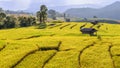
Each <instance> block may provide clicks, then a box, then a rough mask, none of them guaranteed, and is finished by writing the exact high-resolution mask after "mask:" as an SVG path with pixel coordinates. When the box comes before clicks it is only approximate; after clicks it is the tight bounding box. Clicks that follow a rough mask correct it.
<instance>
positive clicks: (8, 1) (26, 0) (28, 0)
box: [0, 0, 120, 10]
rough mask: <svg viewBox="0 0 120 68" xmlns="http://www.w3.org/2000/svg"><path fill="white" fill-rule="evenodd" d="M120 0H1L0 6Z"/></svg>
mask: <svg viewBox="0 0 120 68" xmlns="http://www.w3.org/2000/svg"><path fill="white" fill-rule="evenodd" d="M115 1H120V0H0V7H2V8H4V9H9V10H26V9H27V8H29V7H30V5H31V4H34V3H39V4H40V5H41V4H45V5H47V6H48V7H53V6H63V5H81V4H98V5H101V4H104V5H107V4H111V3H113V2H115Z"/></svg>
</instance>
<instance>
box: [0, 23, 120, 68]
mask: <svg viewBox="0 0 120 68" xmlns="http://www.w3.org/2000/svg"><path fill="white" fill-rule="evenodd" d="M85 23H86V22H83V23H82V22H81V23H75V22H69V23H46V28H45V29H37V26H30V27H22V28H12V29H2V30H0V33H1V34H0V67H1V68H27V67H28V68H120V65H119V64H120V31H119V30H120V25H119V24H106V23H104V24H103V23H99V24H100V25H101V27H100V28H99V29H98V28H97V26H98V25H95V26H93V28H96V29H97V30H98V32H97V35H98V36H90V35H88V34H82V33H81V32H80V26H82V25H84V24H85ZM91 26H92V24H90V23H87V25H85V27H86V28H90V27H91Z"/></svg>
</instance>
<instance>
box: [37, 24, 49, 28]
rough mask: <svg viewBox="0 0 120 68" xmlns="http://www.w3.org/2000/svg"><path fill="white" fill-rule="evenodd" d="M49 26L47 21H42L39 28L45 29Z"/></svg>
mask: <svg viewBox="0 0 120 68" xmlns="http://www.w3.org/2000/svg"><path fill="white" fill-rule="evenodd" d="M46 27H47V24H46V23H40V24H39V27H38V29H44V28H46Z"/></svg>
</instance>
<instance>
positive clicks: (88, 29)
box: [81, 28, 97, 32]
mask: <svg viewBox="0 0 120 68" xmlns="http://www.w3.org/2000/svg"><path fill="white" fill-rule="evenodd" d="M81 31H95V32H96V31H97V30H96V29H94V28H82V29H81Z"/></svg>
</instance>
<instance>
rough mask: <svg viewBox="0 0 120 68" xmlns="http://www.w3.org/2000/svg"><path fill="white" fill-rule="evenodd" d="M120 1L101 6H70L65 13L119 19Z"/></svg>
mask: <svg viewBox="0 0 120 68" xmlns="http://www.w3.org/2000/svg"><path fill="white" fill-rule="evenodd" d="M119 6H120V2H119V1H117V2H115V3H113V4H110V5H107V6H105V7H103V8H99V9H95V8H94V9H93V8H71V9H68V10H67V11H66V12H65V13H67V14H71V15H73V16H76V17H82V18H91V17H93V16H97V17H100V18H111V19H120V7H119Z"/></svg>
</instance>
